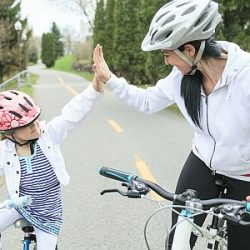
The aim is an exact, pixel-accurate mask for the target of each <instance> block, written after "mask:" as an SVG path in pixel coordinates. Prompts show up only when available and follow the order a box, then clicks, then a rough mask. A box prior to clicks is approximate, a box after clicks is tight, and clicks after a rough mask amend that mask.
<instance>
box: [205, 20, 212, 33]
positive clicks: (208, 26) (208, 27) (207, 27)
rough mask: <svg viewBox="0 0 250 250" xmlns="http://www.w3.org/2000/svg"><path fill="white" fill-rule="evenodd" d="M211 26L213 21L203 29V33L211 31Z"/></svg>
mask: <svg viewBox="0 0 250 250" xmlns="http://www.w3.org/2000/svg"><path fill="white" fill-rule="evenodd" d="M211 24H212V21H211V22H210V23H209V24H208V25H207V26H206V27H205V28H204V29H203V31H207V30H209V29H210V26H211Z"/></svg>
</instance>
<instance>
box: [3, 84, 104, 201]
mask: <svg viewBox="0 0 250 250" xmlns="http://www.w3.org/2000/svg"><path fill="white" fill-rule="evenodd" d="M102 95H103V94H101V93H99V92H97V91H95V90H94V89H93V88H92V86H91V85H90V86H89V87H88V88H86V89H85V90H84V91H83V92H82V93H81V94H79V95H77V96H76V97H74V98H73V99H72V100H71V101H70V102H69V103H68V104H66V105H65V106H64V108H63V109H62V112H61V115H60V116H58V117H55V118H53V119H52V120H51V121H50V122H48V123H47V124H44V125H42V124H41V125H42V127H41V130H42V133H41V136H40V137H39V139H38V141H37V143H38V144H39V146H40V148H41V149H42V151H43V153H44V154H45V155H46V157H47V158H48V160H49V161H50V163H51V165H52V167H53V169H54V171H55V173H56V176H57V178H58V180H59V181H60V183H62V184H63V185H67V184H68V183H69V180H70V177H69V175H68V173H67V171H66V168H65V163H64V159H63V156H62V153H61V150H60V143H61V141H62V140H63V139H64V138H65V137H66V135H67V134H68V132H70V131H71V130H72V129H74V128H75V127H76V125H77V124H79V123H80V122H81V121H82V120H83V119H84V118H86V116H87V115H88V114H89V112H90V111H91V110H92V109H93V107H94V104H95V103H96V102H97V101H98V100H99V99H100V98H101V96H102ZM20 173H21V171H20V163H19V158H18V155H17V153H16V149H15V144H14V143H13V142H12V141H10V140H8V139H6V140H3V141H1V142H0V175H5V180H6V184H7V189H8V193H9V196H10V197H11V198H15V197H18V196H19V184H20Z"/></svg>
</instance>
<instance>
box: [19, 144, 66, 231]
mask: <svg viewBox="0 0 250 250" xmlns="http://www.w3.org/2000/svg"><path fill="white" fill-rule="evenodd" d="M19 161H20V165H21V180H20V196H24V195H30V196H31V197H32V204H31V205H30V206H28V207H25V208H18V209H17V211H18V212H19V213H20V214H21V215H22V216H23V217H24V218H26V219H27V220H28V221H29V222H30V223H31V224H32V225H34V226H35V227H37V228H39V229H41V230H43V231H45V232H47V233H50V234H54V235H58V234H59V231H60V227H61V224H62V200H61V186H60V182H59V181H58V179H57V177H56V174H55V172H54V170H53V169H52V166H51V164H50V162H49V161H48V159H47V158H46V156H45V155H44V153H43V152H42V150H41V148H40V147H39V145H38V144H37V143H36V144H35V149H34V154H33V155H31V156H26V157H19Z"/></svg>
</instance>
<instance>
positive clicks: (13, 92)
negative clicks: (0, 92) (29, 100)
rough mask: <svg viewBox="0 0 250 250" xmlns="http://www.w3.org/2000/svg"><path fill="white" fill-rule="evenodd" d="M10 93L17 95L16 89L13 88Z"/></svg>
mask: <svg viewBox="0 0 250 250" xmlns="http://www.w3.org/2000/svg"><path fill="white" fill-rule="evenodd" d="M10 93H12V94H15V95H18V93H17V92H16V91H13V90H11V91H10Z"/></svg>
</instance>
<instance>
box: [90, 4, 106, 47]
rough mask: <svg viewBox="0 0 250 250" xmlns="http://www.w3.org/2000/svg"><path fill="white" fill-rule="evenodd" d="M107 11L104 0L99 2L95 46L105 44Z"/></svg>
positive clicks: (95, 25)
mask: <svg viewBox="0 0 250 250" xmlns="http://www.w3.org/2000/svg"><path fill="white" fill-rule="evenodd" d="M105 39H106V35H105V11H104V0H99V1H98V2H97V5H96V13H95V21H94V37H93V40H94V46H96V45H97V44H98V43H100V44H105Z"/></svg>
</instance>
